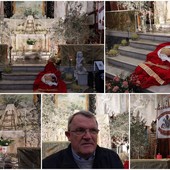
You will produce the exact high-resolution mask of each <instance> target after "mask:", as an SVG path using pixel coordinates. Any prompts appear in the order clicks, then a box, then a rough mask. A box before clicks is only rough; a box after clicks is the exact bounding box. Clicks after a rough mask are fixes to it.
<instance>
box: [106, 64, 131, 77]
mask: <svg viewBox="0 0 170 170" xmlns="http://www.w3.org/2000/svg"><path fill="white" fill-rule="evenodd" d="M105 74H106V77H108V78H111V79H112V78H113V77H114V76H119V75H122V76H123V77H127V76H129V75H130V74H131V72H130V71H129V70H125V69H123V68H120V67H119V68H118V67H113V66H112V65H111V64H107V67H106V70H105Z"/></svg>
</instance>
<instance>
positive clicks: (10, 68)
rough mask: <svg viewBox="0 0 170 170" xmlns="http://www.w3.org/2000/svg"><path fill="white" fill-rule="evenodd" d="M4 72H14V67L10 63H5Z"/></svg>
mask: <svg viewBox="0 0 170 170" xmlns="http://www.w3.org/2000/svg"><path fill="white" fill-rule="evenodd" d="M3 72H5V73H11V72H12V67H11V66H10V65H5V67H4V69H3Z"/></svg>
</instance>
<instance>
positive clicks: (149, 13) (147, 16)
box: [105, 1, 170, 93]
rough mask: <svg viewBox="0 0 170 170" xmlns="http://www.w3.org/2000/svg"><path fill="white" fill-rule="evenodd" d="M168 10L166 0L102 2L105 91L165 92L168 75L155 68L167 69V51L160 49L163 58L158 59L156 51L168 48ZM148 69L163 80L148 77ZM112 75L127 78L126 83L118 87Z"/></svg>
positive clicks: (167, 85)
mask: <svg viewBox="0 0 170 170" xmlns="http://www.w3.org/2000/svg"><path fill="white" fill-rule="evenodd" d="M169 9H170V2H169V1H136V2H133V1H106V2H105V15H106V17H105V23H106V24H105V25H106V31H105V32H106V34H105V37H106V43H105V49H106V52H105V58H106V60H105V63H106V68H105V73H106V74H105V75H106V83H105V84H106V92H107V93H112V92H116V93H124V92H129V93H168V92H169V87H170V86H169V81H168V80H167V79H169V78H168V77H167V76H166V75H167V74H166V73H165V70H164V69H163V70H159V68H158V67H162V66H163V67H164V66H167V67H168V69H167V70H169V61H168V58H169V52H168V53H167V52H165V51H163V50H162V51H161V52H160V53H161V55H162V54H163V55H165V56H166V58H167V59H162V57H160V55H159V53H158V50H160V49H161V48H162V49H163V48H167V50H168V51H170V49H169V45H170V44H169V42H170V10H169ZM152 52H153V53H152ZM151 53H152V54H151ZM164 61H165V62H164ZM167 61H168V62H167ZM156 64H157V67H154V66H156ZM153 65H154V66H153ZM143 66H144V67H143ZM146 67H147V68H148V69H147V68H146ZM140 68H141V69H140ZM142 70H143V72H142ZM148 70H151V71H152V73H153V74H152V75H155V76H156V77H160V78H161V79H163V80H164V81H165V83H157V82H155V81H154V80H151V79H150V77H151V76H152V75H151V74H149V71H148ZM158 70H159V71H158ZM145 72H146V73H145ZM114 77H118V78H120V79H121V80H122V82H123V81H127V82H128V85H129V86H128V87H127V86H126V87H123V88H122V87H121V85H122V82H120V83H117V82H116V81H115V80H113V78H114ZM119 84H121V85H119ZM116 86H118V87H119V88H118V87H117V88H116Z"/></svg>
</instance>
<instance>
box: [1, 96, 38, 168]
mask: <svg viewBox="0 0 170 170" xmlns="http://www.w3.org/2000/svg"><path fill="white" fill-rule="evenodd" d="M40 98H41V96H40V95H33V94H23V95H19V94H15V95H14V94H13V95H12V94H11V95H7V94H4V95H1V96H0V169H25V168H27V169H32V168H34V169H40V168H41V102H40Z"/></svg>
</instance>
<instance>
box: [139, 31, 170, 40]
mask: <svg viewBox="0 0 170 170" xmlns="http://www.w3.org/2000/svg"><path fill="white" fill-rule="evenodd" d="M138 34H139V37H140V39H145V40H151V41H159V42H170V33H138Z"/></svg>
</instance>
